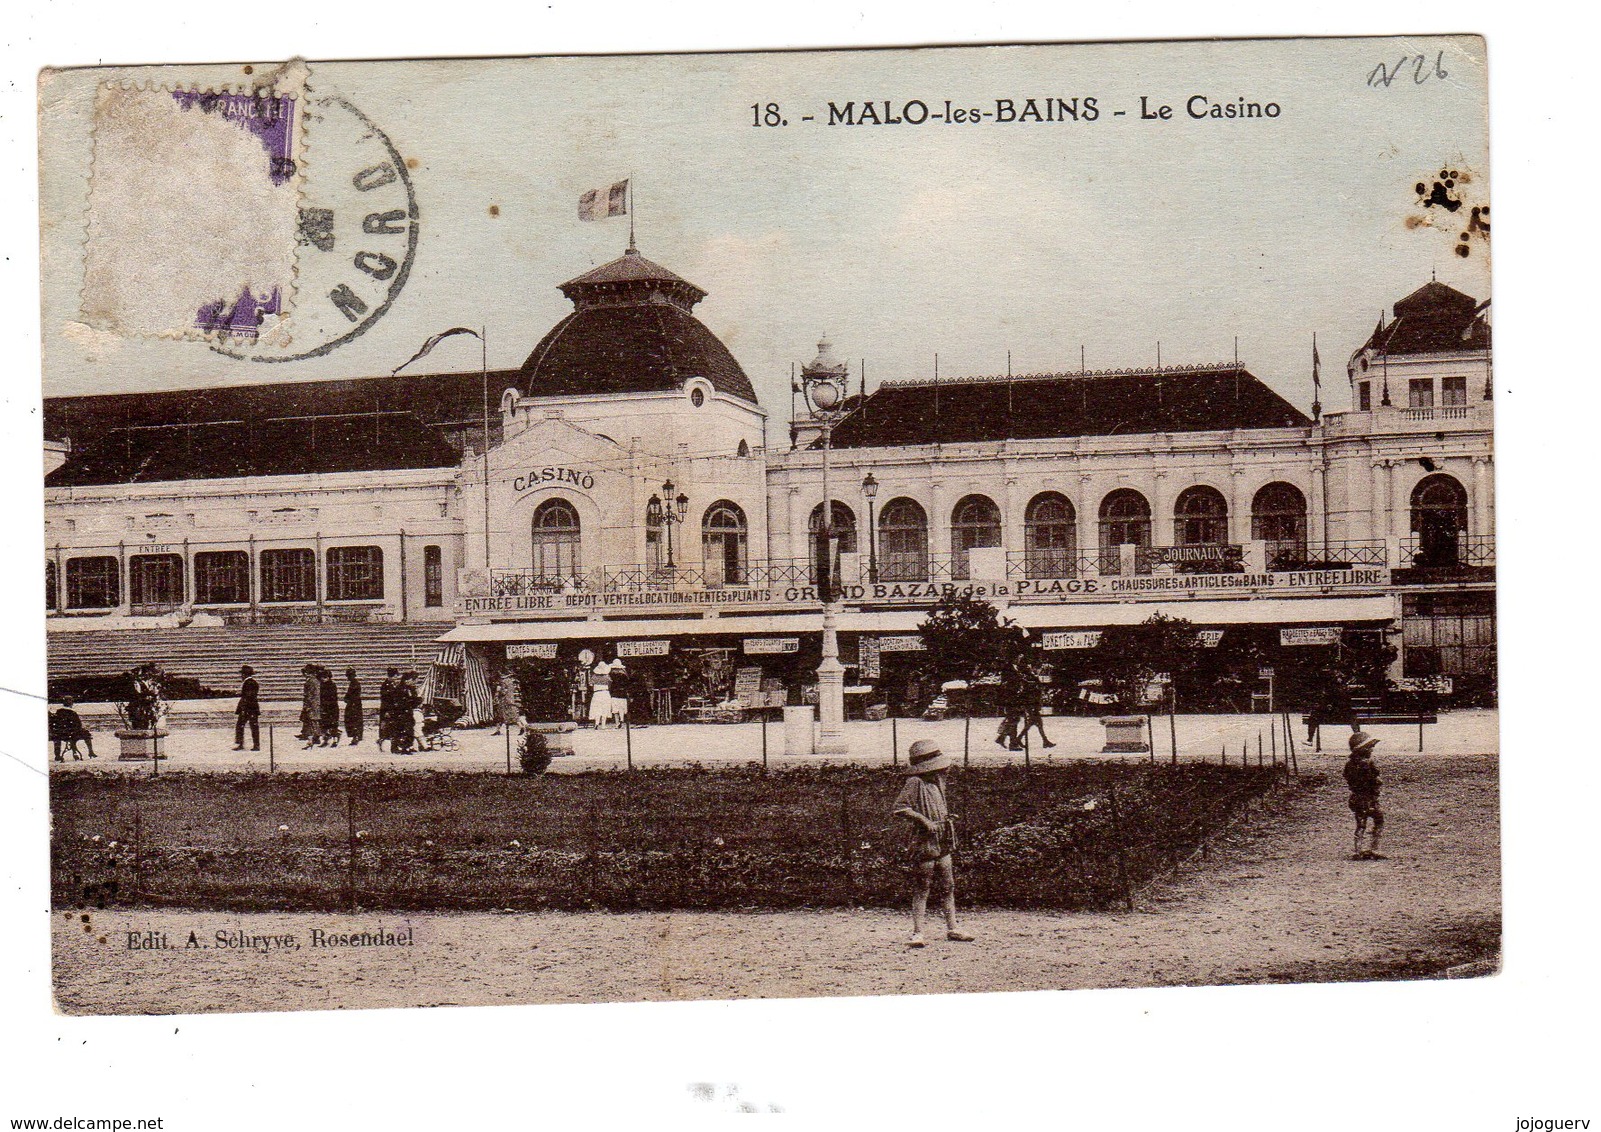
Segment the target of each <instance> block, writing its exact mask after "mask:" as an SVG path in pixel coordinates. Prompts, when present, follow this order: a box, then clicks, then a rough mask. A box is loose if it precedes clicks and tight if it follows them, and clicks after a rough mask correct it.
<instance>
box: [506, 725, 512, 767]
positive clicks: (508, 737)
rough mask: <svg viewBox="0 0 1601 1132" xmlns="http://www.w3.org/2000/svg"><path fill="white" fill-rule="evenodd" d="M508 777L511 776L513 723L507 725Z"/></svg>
mask: <svg viewBox="0 0 1601 1132" xmlns="http://www.w3.org/2000/svg"><path fill="white" fill-rule="evenodd" d="M506 777H508V778H510V777H511V724H509V723H508V724H507V725H506Z"/></svg>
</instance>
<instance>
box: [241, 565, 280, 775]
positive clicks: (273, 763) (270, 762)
mask: <svg viewBox="0 0 1601 1132" xmlns="http://www.w3.org/2000/svg"><path fill="white" fill-rule="evenodd" d="M235 561H238V559H235ZM277 769H278V752H277V751H276V750H275V749H274V745H273V733H272V724H270V723H269V724H267V773H268V774H271V773H273V772H274V771H276V770H277Z"/></svg>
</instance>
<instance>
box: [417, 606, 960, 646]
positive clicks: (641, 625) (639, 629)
mask: <svg viewBox="0 0 1601 1132" xmlns="http://www.w3.org/2000/svg"><path fill="white" fill-rule="evenodd" d="M926 616H928V613H927V611H926V610H923V609H895V610H889V611H885V612H875V613H858V612H847V613H842V614H841V615H840V618H839V628H840V631H841V632H846V633H915V632H916V631H917V626H918V625H920V624H921V623H922V621H923V619H924V618H925V617H926ZM822 627H823V617H822V614H820V613H818V612H815V611H813V612H810V613H773V614H765V615H758V616H753V617H684V618H673V619H668V620H643V619H641V620H616V621H503V622H497V623H494V624H490V625H458V626H456V628H454V629H452V630H451V631H450V632H448V633H446V634H444V635H443V636H441V637H439V638H437V639H438V640H440V641H463V642H473V641H478V642H490V641H500V642H504V641H568V640H573V641H579V640H582V641H611V640H620V639H623V638H633V637H686V636H732V637H756V636H769V635H772V634H775V633H815V632H818V631H820V630H821V629H822Z"/></svg>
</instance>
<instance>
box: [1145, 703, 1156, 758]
mask: <svg viewBox="0 0 1601 1132" xmlns="http://www.w3.org/2000/svg"><path fill="white" fill-rule="evenodd" d="M1154 719H1155V717H1154V716H1152V715H1151V713H1150V712H1146V713H1145V741H1146V742H1147V743H1149V744H1150V747H1151V757H1150V759H1149V760H1148V761H1149V762H1150V763H1151V765H1153V766H1154V765H1156V723H1155V722H1154Z"/></svg>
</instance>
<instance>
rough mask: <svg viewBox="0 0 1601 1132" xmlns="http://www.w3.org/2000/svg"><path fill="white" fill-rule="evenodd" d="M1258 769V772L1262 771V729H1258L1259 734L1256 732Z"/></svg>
mask: <svg viewBox="0 0 1601 1132" xmlns="http://www.w3.org/2000/svg"><path fill="white" fill-rule="evenodd" d="M1256 769H1257V770H1261V769H1262V730H1261V728H1258V729H1257V732H1256Z"/></svg>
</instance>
